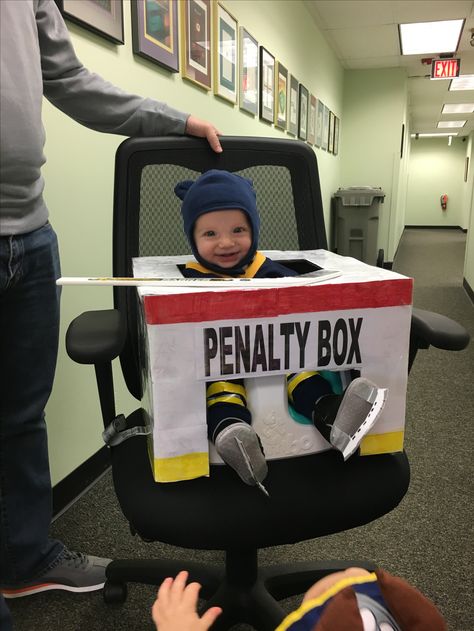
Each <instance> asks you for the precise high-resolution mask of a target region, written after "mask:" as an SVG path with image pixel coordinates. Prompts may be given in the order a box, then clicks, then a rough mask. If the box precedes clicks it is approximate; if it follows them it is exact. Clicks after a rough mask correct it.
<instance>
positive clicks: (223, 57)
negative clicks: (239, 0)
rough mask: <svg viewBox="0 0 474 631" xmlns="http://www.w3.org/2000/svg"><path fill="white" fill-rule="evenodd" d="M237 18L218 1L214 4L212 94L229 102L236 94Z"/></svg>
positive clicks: (233, 99) (232, 100)
mask: <svg viewBox="0 0 474 631" xmlns="http://www.w3.org/2000/svg"><path fill="white" fill-rule="evenodd" d="M238 46H239V31H238V24H237V20H236V19H235V18H234V16H233V15H232V14H231V13H229V11H228V10H227V9H226V8H225V7H223V6H222V4H221V3H220V2H217V3H216V4H215V5H214V94H215V95H216V96H219V97H221V98H223V99H225V100H226V101H230V102H231V103H237V95H238V67H237V63H238V59H239V57H238Z"/></svg>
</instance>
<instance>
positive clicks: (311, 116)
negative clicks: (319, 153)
mask: <svg viewBox="0 0 474 631" xmlns="http://www.w3.org/2000/svg"><path fill="white" fill-rule="evenodd" d="M316 107H317V99H316V97H315V96H314V94H311V95H310V97H309V112H308V138H307V140H308V142H309V143H310V144H311V145H314V143H315V140H316Z"/></svg>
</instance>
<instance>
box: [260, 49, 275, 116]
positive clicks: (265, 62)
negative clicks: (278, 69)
mask: <svg viewBox="0 0 474 631" xmlns="http://www.w3.org/2000/svg"><path fill="white" fill-rule="evenodd" d="M274 112H275V57H274V56H273V55H272V54H271V53H269V52H268V50H267V49H266V48H264V47H263V46H260V118H261V119H262V120H264V121H267V122H268V123H273V118H274Z"/></svg>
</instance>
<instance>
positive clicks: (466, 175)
mask: <svg viewBox="0 0 474 631" xmlns="http://www.w3.org/2000/svg"><path fill="white" fill-rule="evenodd" d="M468 177H469V156H466V161H465V163H464V181H465V182H467V180H468Z"/></svg>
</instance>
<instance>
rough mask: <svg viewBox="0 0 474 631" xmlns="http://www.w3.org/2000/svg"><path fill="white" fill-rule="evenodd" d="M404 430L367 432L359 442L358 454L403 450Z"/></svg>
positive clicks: (368, 454) (367, 454) (365, 454)
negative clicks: (380, 432)
mask: <svg viewBox="0 0 474 631" xmlns="http://www.w3.org/2000/svg"><path fill="white" fill-rule="evenodd" d="M404 435H405V432H404V431H403V430H402V431H400V432H387V433H386V434H368V435H367V436H366V437H365V438H363V439H362V442H361V443H360V455H361V456H370V455H372V456H373V455H375V454H389V453H393V452H396V451H403V438H404Z"/></svg>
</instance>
